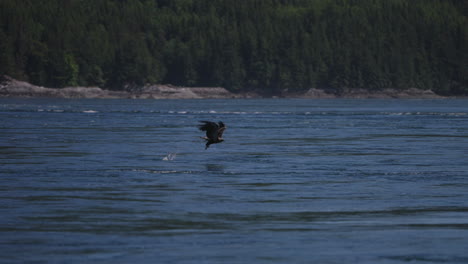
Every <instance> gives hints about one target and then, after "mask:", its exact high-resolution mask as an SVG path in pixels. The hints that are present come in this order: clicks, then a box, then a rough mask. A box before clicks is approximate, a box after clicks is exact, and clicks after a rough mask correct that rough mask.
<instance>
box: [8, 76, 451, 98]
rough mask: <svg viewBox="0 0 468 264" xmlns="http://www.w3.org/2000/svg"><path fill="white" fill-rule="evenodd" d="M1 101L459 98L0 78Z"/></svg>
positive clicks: (408, 93) (425, 93)
mask: <svg viewBox="0 0 468 264" xmlns="http://www.w3.org/2000/svg"><path fill="white" fill-rule="evenodd" d="M0 98H69V99H81V98H82V99H249V98H251V99H255V98H298V99H301V98H302V99H334V98H349V99H443V98H459V97H455V96H448V97H447V96H440V95H437V94H435V93H434V92H433V91H431V90H421V89H416V88H410V89H406V90H397V89H391V88H388V89H382V90H379V91H375V92H374V91H368V90H365V89H352V90H351V89H349V90H345V91H342V92H340V93H339V94H336V93H329V92H327V91H325V90H322V89H316V88H311V89H309V90H308V91H306V92H301V93H298V92H287V91H284V92H282V93H281V94H278V95H273V96H264V95H261V94H258V93H255V92H247V93H239V94H237V93H232V92H230V91H228V90H227V89H225V88H223V87H179V86H173V85H145V86H143V87H141V88H139V89H135V91H113V90H106V89H102V88H99V87H65V88H47V87H42V86H36V85H33V84H31V83H28V82H24V81H19V80H15V79H13V78H11V77H8V76H3V79H2V81H1V82H0Z"/></svg>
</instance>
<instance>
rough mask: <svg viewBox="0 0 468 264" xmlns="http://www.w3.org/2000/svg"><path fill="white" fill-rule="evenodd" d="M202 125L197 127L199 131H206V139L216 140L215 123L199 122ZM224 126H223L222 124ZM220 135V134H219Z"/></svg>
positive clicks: (216, 129) (217, 132)
mask: <svg viewBox="0 0 468 264" xmlns="http://www.w3.org/2000/svg"><path fill="white" fill-rule="evenodd" d="M200 122H201V123H202V124H200V125H199V126H198V128H199V129H200V130H201V131H206V137H207V138H209V139H211V140H216V139H217V138H218V135H219V125H218V124H216V123H215V122H210V121H200ZM223 125H224V124H223ZM221 134H222V132H221Z"/></svg>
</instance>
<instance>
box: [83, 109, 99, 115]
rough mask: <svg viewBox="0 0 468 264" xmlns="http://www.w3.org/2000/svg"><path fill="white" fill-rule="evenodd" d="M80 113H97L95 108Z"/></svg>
mask: <svg viewBox="0 0 468 264" xmlns="http://www.w3.org/2000/svg"><path fill="white" fill-rule="evenodd" d="M82 113H86V114H95V113H98V111H96V110H84V111H83V112H82Z"/></svg>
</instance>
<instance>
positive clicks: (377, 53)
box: [0, 0, 468, 95]
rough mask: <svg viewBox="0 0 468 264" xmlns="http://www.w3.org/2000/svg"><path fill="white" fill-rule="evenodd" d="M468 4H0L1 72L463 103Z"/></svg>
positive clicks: (0, 0)
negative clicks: (418, 93)
mask: <svg viewBox="0 0 468 264" xmlns="http://www.w3.org/2000/svg"><path fill="white" fill-rule="evenodd" d="M467 10H468V4H467V1H458V0H314V1H312V0H246V1H231V0H48V1H36V0H21V1H18V0H0V75H2V74H6V75H10V76H12V77H15V78H17V79H21V80H26V81H29V82H31V83H34V84H37V85H43V86H48V87H64V86H77V85H79V86H100V87H105V88H110V89H117V90H118V89H129V87H138V86H141V85H144V84H147V83H168V84H174V85H182V86H222V87H226V88H228V89H229V90H231V91H233V92H243V91H252V90H254V91H257V92H262V93H265V94H275V93H278V92H280V91H285V90H288V91H302V90H306V89H309V88H312V87H314V88H322V89H327V90H330V91H334V92H338V93H339V92H340V91H343V90H344V89H353V88H364V89H369V90H374V91H375V90H379V89H383V88H397V89H405V88H411V87H416V88H424V89H432V90H434V91H436V92H437V93H439V94H464V95H467V94H468V23H467Z"/></svg>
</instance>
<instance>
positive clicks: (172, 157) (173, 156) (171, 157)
mask: <svg viewBox="0 0 468 264" xmlns="http://www.w3.org/2000/svg"><path fill="white" fill-rule="evenodd" d="M176 156H177V153H169V154H167V156H165V157H164V158H163V159H162V160H174V159H175V158H176Z"/></svg>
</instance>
